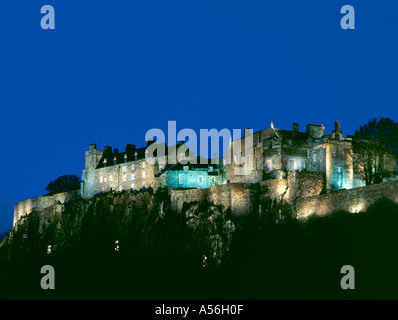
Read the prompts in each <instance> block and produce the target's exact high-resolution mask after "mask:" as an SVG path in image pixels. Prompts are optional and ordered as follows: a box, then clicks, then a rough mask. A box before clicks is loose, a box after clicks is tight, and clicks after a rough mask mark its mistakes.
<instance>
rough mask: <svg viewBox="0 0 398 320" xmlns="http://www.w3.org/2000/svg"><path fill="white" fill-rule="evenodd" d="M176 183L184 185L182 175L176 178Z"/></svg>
mask: <svg viewBox="0 0 398 320" xmlns="http://www.w3.org/2000/svg"><path fill="white" fill-rule="evenodd" d="M178 183H179V184H184V175H183V174H180V175H179V176H178Z"/></svg>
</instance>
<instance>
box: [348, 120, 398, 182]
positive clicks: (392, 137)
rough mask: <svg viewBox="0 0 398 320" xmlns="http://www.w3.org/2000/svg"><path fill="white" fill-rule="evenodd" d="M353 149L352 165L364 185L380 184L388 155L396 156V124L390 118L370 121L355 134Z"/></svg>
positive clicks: (397, 131)
mask: <svg viewBox="0 0 398 320" xmlns="http://www.w3.org/2000/svg"><path fill="white" fill-rule="evenodd" d="M353 149H354V154H355V156H354V164H355V166H356V168H357V169H358V171H359V173H361V174H362V177H363V179H364V181H365V183H366V185H370V184H374V183H379V182H382V181H383V177H384V176H385V175H386V173H387V171H388V170H387V161H388V157H389V153H392V154H394V155H395V156H397V155H398V123H396V122H395V121H393V120H391V119H390V118H380V119H378V120H377V119H376V118H374V119H370V120H369V121H368V123H367V124H364V125H362V126H360V128H359V130H358V131H356V132H355V139H354V141H353Z"/></svg>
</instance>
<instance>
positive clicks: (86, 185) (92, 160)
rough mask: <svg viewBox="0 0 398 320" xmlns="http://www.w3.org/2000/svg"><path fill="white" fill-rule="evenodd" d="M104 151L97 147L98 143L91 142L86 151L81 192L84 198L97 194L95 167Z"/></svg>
mask: <svg viewBox="0 0 398 320" xmlns="http://www.w3.org/2000/svg"><path fill="white" fill-rule="evenodd" d="M102 155H103V151H101V150H98V149H97V145H96V144H90V146H89V149H88V150H87V151H86V152H85V159H86V161H85V168H84V169H83V173H82V185H81V194H82V197H83V198H91V197H92V196H94V194H95V183H96V181H97V176H96V172H95V168H96V167H97V165H98V163H99V161H100V160H101V158H102Z"/></svg>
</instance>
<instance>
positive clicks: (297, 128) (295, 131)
mask: <svg viewBox="0 0 398 320" xmlns="http://www.w3.org/2000/svg"><path fill="white" fill-rule="evenodd" d="M298 132H299V124H298V123H293V138H295V137H297V136H298Z"/></svg>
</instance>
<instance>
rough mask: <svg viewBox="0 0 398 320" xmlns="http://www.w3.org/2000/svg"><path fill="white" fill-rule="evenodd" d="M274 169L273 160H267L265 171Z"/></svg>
mask: <svg viewBox="0 0 398 320" xmlns="http://www.w3.org/2000/svg"><path fill="white" fill-rule="evenodd" d="M271 170H272V160H267V161H266V164H265V171H271Z"/></svg>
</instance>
